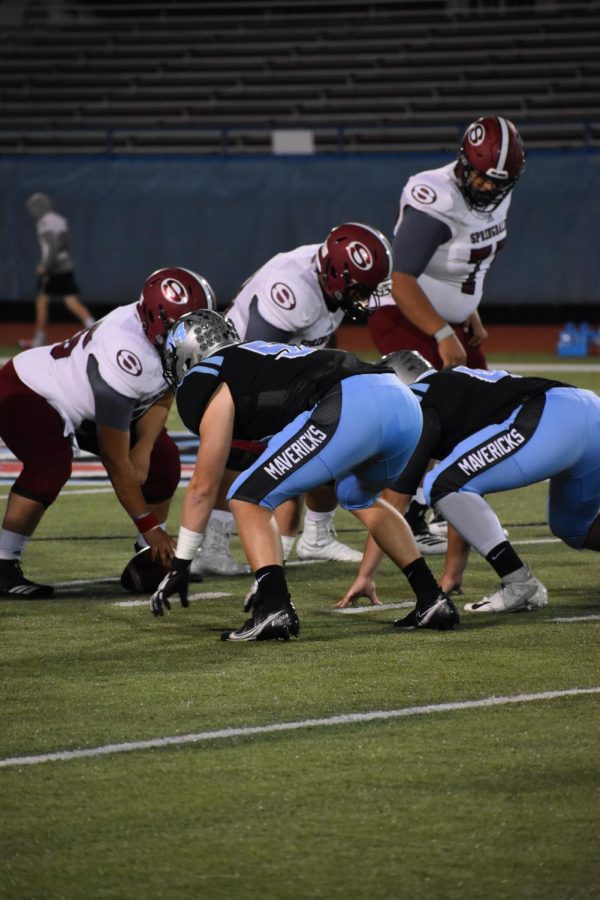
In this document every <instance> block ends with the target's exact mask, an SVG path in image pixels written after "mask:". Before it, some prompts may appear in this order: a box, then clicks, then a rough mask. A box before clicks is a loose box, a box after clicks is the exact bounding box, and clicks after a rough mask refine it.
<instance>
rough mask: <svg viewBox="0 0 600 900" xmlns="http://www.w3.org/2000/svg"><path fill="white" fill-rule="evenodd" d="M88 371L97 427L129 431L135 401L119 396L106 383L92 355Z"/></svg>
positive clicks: (88, 363) (89, 359)
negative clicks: (102, 426)
mask: <svg viewBox="0 0 600 900" xmlns="http://www.w3.org/2000/svg"><path fill="white" fill-rule="evenodd" d="M86 371H87V377H88V379H89V382H90V385H91V388H92V393H93V395H94V402H95V405H96V419H95V421H96V425H106V426H107V427H108V428H118V429H119V431H129V426H130V425H131V419H132V416H133V411H134V409H135V400H133V399H131V398H130V397H124V396H123V394H119V393H118V392H117V391H115V390H114V388H111V387H110V385H108V384H107V383H106V382H105V381H104V379H103V378H102V375H101V374H100V369H99V367H98V361H97V359H96V357H95V356H92V355H91V354H90V356H89V358H88V362H87V369H86Z"/></svg>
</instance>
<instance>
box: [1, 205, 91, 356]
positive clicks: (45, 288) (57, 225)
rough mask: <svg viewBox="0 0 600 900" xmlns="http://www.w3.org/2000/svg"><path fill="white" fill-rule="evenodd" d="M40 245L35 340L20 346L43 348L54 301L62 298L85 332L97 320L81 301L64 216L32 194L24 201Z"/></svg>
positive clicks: (24, 341)
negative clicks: (49, 313)
mask: <svg viewBox="0 0 600 900" xmlns="http://www.w3.org/2000/svg"><path fill="white" fill-rule="evenodd" d="M25 206H26V208H27V211H28V212H29V214H30V216H31V217H32V218H33V219H34V220H35V227H36V232H37V237H38V242H39V245H40V254H41V255H40V261H39V263H38V264H37V266H36V270H35V273H36V284H37V293H36V297H35V332H34V335H33V338H32V340H21V341H19V346H20V347H23V348H26V347H41V346H42V344H45V343H46V328H47V326H48V306H49V304H50V301H51V300H52V299H53V298H55V297H56V298H59V297H60V298H62V300H63V302H64V304H65V306H66V307H67V309H68V310H69V312H70V313H72V314H73V315H74V316H75V318H76V319H79V321H80V322H81V324H82V325H83V327H84V328H90V327H91V326H92V325H93V324H94V321H95V320H94V317H93V316H92V314H91V313H90V311H89V309H88V308H87V306H84V304H83V303H82V302H81V300H80V299H79V296H78V294H79V288H78V287H77V283H76V281H75V272H74V266H73V259H72V257H71V251H70V248H69V226H68V222H67V220H66V219H65V217H64V216H61V215H59V213H57V212H56V211H55V210H54V209H53V208H52V201H51V200H50V197H48V195H47V194H41V193H37V194H32V195H31V196H30V197H28V198H27V200H26V201H25Z"/></svg>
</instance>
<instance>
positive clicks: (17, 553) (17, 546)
mask: <svg viewBox="0 0 600 900" xmlns="http://www.w3.org/2000/svg"><path fill="white" fill-rule="evenodd" d="M30 540H31V538H30V537H29V536H28V535H26V534H17V532H16V531H7V530H6V528H2V529H0V559H21V558H22V556H23V552H24V550H25V547H26V546H27V544H28V543H29V541H30Z"/></svg>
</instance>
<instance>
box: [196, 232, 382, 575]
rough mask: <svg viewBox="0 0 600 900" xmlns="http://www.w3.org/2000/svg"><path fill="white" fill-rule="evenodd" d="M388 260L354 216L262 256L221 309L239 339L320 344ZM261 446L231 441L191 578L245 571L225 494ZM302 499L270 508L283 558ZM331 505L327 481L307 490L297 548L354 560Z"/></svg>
mask: <svg viewBox="0 0 600 900" xmlns="http://www.w3.org/2000/svg"><path fill="white" fill-rule="evenodd" d="M391 263H392V253H391V248H390V245H389V243H388V241H387V239H386V238H385V237H384V235H383V234H382V233H381V232H380V231H378V230H377V229H376V228H372V227H371V226H370V225H365V224H362V223H360V222H345V223H343V224H342V225H337V226H336V227H335V228H333V229H332V230H331V231H330V233H329V234H328V235H327V237H326V239H325V241H324V242H323V243H320V244H306V245H304V246H301V247H296V248H295V249H294V250H289V251H287V252H285V253H278V254H276V255H275V256H274V257H272V259H270V260H268V261H267V262H266V263H265V264H264V265H263V266H261V268H260V269H258V271H257V272H255V273H254V274H253V275H251V276H250V278H248V279H247V280H246V281H245V282H244V284H243V285H242V287H241V288H240V290H239V292H238V293H237V294H236V296H235V298H234V300H233V301H232V303H231V305H230V307H229V308H228V310H227V312H226V314H227V317H228V318H229V319H230V320H231V321H232V322H233V324H234V325H235V327H236V330H237V332H238V334H239V336H240V338H241V339H242V340H243V341H257V340H262V341H276V342H278V343H284V344H302V345H303V346H306V347H325V346H327V345H328V344H329V343H330V341H331V339H332V337H333V336H334V335H335V332H336V330H337V328H338V327H339V326H340V325H341V323H342V321H343V319H344V317H345V316H347V317H348V318H350V319H352V320H359V319H361V318H362V319H363V320H364V319H366V316H367V306H368V302H369V299H370V298H371V297H372V296H373V295H374V294H376V292H377V289H378V288H379V286H380V284H381V283H382V282H385V281H389V277H390V274H391ZM263 449H264V448H262V447H260V446H255V447H252V445H249V444H247V443H246V444H244V443H240V442H234V447H233V450H232V454H231V456H230V460H229V462H228V470H227V472H226V475H225V480H224V485H223V490H222V491H220V493H219V497H218V500H217V508H216V509H215V510H214V511H213V512H212V513H211V516H210V518H209V520H208V523H207V526H206V531H205V535H204V541H203V544H202V547H201V549H200V550H199V552H198V554H197V555H196V558H195V559H194V560H193V562H192V567H191V574H192V577H193V576H195V575H197V574H198V575H205V574H220V575H237V574H242V573H245V572H247V571H248V570H247V567H246V566H240V565H239V563H237V562H236V561H235V560H234V559H232V556H231V550H230V535H231V531H232V529H233V515H232V513H231V512H230V511H229V507H228V504H227V503H226V502H225V493H226V490H227V488H228V487H229V485H230V484H231V482H232V481H233V479H234V478H235V476H236V475H237V473H238V472H239V471H240V470H241V469H243V468H246V467H247V465H249V464H250V462H251V461H253V458H254V459H255V458H256V456H257V455H258V454H259V453H261V452H262V450H263ZM252 453H253V454H254V457H252ZM234 467H235V468H234ZM301 499H302V498H294V499H291V500H289V501H288V502H287V503H286V504H283V506H281V507H280V508H279V509H278V510H277V513H276V518H277V523H278V526H279V530H280V533H281V537H282V541H283V550H284V558H286V559H287V557H288V556H289V554H290V552H291V550H292V548H293V546H294V543H295V541H296V535H297V532H298V529H299V527H300V518H301V509H302V503H301ZM336 508H337V501H336V497H335V491H334V489H333V486H332V485H322V486H319V487H317V488H315V489H314V490H312V491H310V492H309V493H308V494H307V495H306V510H305V514H304V530H303V532H302V534H301V536H300V539H299V540H298V543H297V547H296V552H297V554H298V557H299V559H304V560H309V559H325V560H332V561H338V562H360V560H361V558H362V554H361V553H359V552H358V551H357V550H354V549H353V548H352V547H348V546H347V545H346V544H343V543H342V542H341V541H338V540H337V538H336V534H335V529H334V516H335V511H336Z"/></svg>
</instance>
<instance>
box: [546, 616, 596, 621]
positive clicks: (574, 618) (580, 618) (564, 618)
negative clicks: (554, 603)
mask: <svg viewBox="0 0 600 900" xmlns="http://www.w3.org/2000/svg"><path fill="white" fill-rule="evenodd" d="M599 619H600V614H598V615H591V616H557V618H556V619H546V621H547V622H597V621H598V620H599Z"/></svg>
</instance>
